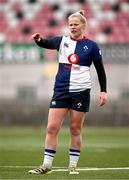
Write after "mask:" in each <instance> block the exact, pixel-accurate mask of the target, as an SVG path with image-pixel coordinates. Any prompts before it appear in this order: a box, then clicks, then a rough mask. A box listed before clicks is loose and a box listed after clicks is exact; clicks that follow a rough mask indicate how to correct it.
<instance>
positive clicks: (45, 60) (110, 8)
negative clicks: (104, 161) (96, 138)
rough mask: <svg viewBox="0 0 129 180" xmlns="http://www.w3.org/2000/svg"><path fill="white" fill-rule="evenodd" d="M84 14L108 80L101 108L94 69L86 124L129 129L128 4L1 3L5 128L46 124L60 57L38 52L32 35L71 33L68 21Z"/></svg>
mask: <svg viewBox="0 0 129 180" xmlns="http://www.w3.org/2000/svg"><path fill="white" fill-rule="evenodd" d="M80 9H83V10H84V11H85V14H86V17H87V21H88V31H87V37H88V38H91V39H92V40H95V41H97V43H98V44H99V46H100V48H101V50H102V54H103V61H104V65H105V70H106V73H107V80H108V102H107V104H106V105H105V106H104V107H101V108H100V107H99V106H98V96H99V85H98V78H97V74H96V72H95V69H94V67H93V66H92V67H91V76H92V82H93V85H92V92H91V110H90V112H89V114H88V118H87V122H86V124H87V125H89V126H113V127H121V126H129V0H97V1H96V0H49V1H48V0H0V126H13V125H16V126H18V125H20V126H22V125H23V126H24V125H28V126H31V125H34V126H39V125H43V124H45V123H46V122H47V114H48V107H49V101H50V99H51V96H52V93H53V91H52V90H53V83H54V77H55V74H56V71H57V65H58V63H57V53H56V52H55V51H53V50H45V49H42V48H39V47H37V46H36V45H35V43H34V42H33V41H32V39H31V35H32V34H33V33H36V32H39V33H40V34H41V35H42V36H44V37H51V36H55V35H64V34H67V17H68V16H69V15H70V14H71V13H73V12H75V11H78V10H80ZM64 123H65V124H68V121H67V120H66V121H65V122H64Z"/></svg>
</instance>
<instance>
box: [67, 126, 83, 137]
mask: <svg viewBox="0 0 129 180" xmlns="http://www.w3.org/2000/svg"><path fill="white" fill-rule="evenodd" d="M70 133H71V135H72V136H80V134H81V129H80V128H79V127H78V126H77V125H76V124H72V125H71V126H70Z"/></svg>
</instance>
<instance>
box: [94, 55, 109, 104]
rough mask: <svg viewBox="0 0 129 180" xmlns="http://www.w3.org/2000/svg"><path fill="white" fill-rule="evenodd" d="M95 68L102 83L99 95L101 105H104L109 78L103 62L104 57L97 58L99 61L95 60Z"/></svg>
mask: <svg viewBox="0 0 129 180" xmlns="http://www.w3.org/2000/svg"><path fill="white" fill-rule="evenodd" d="M93 63H94V66H95V69H96V71H97V75H98V80H99V84H100V95H99V105H100V106H103V105H104V104H105V103H106V100H107V79H106V73H105V69H104V65H103V62H102V58H100V59H97V61H93Z"/></svg>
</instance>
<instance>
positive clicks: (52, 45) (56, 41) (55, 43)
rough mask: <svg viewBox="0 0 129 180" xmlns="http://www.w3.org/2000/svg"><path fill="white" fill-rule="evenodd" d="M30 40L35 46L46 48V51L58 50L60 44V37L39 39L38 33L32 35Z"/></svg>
mask: <svg viewBox="0 0 129 180" xmlns="http://www.w3.org/2000/svg"><path fill="white" fill-rule="evenodd" d="M32 39H34V40H35V42H36V44H37V45H38V46H40V47H43V48H46V49H57V50H59V45H60V42H61V39H62V38H61V37H55V38H52V39H45V38H43V37H41V35H40V34H39V33H36V34H33V35H32Z"/></svg>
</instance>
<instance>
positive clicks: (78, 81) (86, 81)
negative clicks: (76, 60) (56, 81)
mask: <svg viewBox="0 0 129 180" xmlns="http://www.w3.org/2000/svg"><path fill="white" fill-rule="evenodd" d="M90 88H91V77H90V68H89V67H88V66H80V65H72V68H71V75H70V87H69V91H70V92H77V91H83V90H86V89H90Z"/></svg>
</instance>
